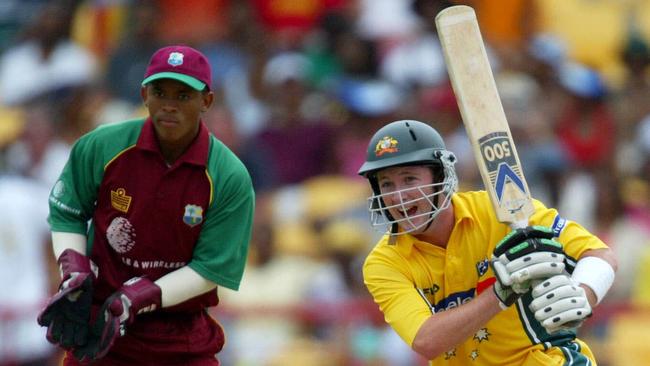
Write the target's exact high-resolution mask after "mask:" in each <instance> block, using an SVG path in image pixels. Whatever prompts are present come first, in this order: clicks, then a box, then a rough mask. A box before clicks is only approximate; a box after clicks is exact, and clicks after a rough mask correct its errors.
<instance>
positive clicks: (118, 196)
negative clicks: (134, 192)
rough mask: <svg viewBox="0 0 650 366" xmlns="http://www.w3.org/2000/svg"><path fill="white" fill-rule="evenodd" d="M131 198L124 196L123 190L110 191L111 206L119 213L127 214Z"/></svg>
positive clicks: (124, 191)
mask: <svg viewBox="0 0 650 366" xmlns="http://www.w3.org/2000/svg"><path fill="white" fill-rule="evenodd" d="M131 200H133V197H131V196H127V195H126V190H125V189H124V188H118V189H117V190H116V191H114V190H111V206H113V208H114V209H116V210H118V211H120V212H124V213H126V212H128V211H129V206H131Z"/></svg>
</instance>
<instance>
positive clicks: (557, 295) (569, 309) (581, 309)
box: [529, 274, 591, 333]
mask: <svg viewBox="0 0 650 366" xmlns="http://www.w3.org/2000/svg"><path fill="white" fill-rule="evenodd" d="M532 295H533V301H532V302H531V303H530V306H529V308H530V310H531V311H533V312H534V313H535V319H537V320H538V321H539V322H540V323H541V324H542V326H543V327H544V328H546V331H547V332H549V333H554V332H557V331H559V330H562V329H572V328H577V327H579V326H580V325H582V322H584V320H585V319H586V318H588V317H589V316H591V306H590V305H589V300H588V299H587V295H586V294H585V290H584V289H583V288H582V287H580V285H579V284H578V283H577V282H576V281H574V280H573V279H572V278H571V277H570V276H568V275H566V274H562V275H557V276H554V277H551V278H549V279H547V280H545V281H543V282H542V283H540V284H538V285H537V286H535V287H533V290H532Z"/></svg>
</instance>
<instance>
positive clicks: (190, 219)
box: [183, 205, 203, 227]
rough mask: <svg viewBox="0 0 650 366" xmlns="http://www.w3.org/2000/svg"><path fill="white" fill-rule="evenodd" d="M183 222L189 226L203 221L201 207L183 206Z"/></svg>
mask: <svg viewBox="0 0 650 366" xmlns="http://www.w3.org/2000/svg"><path fill="white" fill-rule="evenodd" d="M183 222H184V223H185V224H187V225H189V226H191V227H194V226H196V225H198V224H200V223H201V222H203V208H202V207H201V206H197V205H187V206H185V213H184V214H183Z"/></svg>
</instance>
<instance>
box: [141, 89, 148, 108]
mask: <svg viewBox="0 0 650 366" xmlns="http://www.w3.org/2000/svg"><path fill="white" fill-rule="evenodd" d="M148 96H149V93H148V91H147V87H146V86H142V87H141V88H140V98H142V103H143V104H144V106H145V107H146V106H147V98H148Z"/></svg>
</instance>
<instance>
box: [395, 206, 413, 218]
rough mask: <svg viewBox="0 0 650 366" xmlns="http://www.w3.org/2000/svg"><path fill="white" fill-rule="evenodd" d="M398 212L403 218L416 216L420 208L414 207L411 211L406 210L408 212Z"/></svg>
mask: <svg viewBox="0 0 650 366" xmlns="http://www.w3.org/2000/svg"><path fill="white" fill-rule="evenodd" d="M398 212H399V213H400V215H402V216H403V217H408V216H414V215H415V214H416V213H417V212H418V207H417V206H413V207H411V208H409V209H406V210H398Z"/></svg>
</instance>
